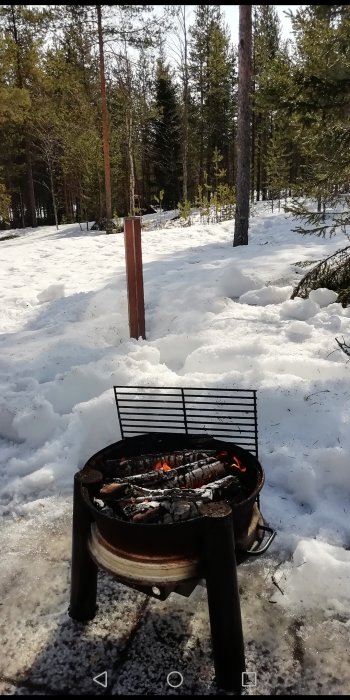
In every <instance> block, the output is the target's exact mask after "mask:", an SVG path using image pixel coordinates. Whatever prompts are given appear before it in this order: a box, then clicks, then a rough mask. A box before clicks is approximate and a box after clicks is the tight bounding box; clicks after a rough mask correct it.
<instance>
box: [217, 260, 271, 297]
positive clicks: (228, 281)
mask: <svg viewBox="0 0 350 700" xmlns="http://www.w3.org/2000/svg"><path fill="white" fill-rule="evenodd" d="M259 284H261V280H259V279H258V278H257V277H255V276H253V275H249V274H246V273H243V272H242V271H241V270H240V269H239V267H237V266H236V265H228V266H227V267H226V268H225V270H224V272H223V274H222V276H221V278H220V283H219V293H220V292H221V294H224V296H227V297H240V296H241V295H242V294H244V293H245V292H248V290H249V289H255V288H256V287H258V286H259Z"/></svg>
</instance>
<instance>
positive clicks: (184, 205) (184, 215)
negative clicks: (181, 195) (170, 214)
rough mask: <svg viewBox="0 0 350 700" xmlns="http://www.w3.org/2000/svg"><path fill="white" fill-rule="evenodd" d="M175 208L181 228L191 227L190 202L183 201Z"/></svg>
mask: <svg viewBox="0 0 350 700" xmlns="http://www.w3.org/2000/svg"><path fill="white" fill-rule="evenodd" d="M177 206H178V209H179V214H180V222H181V224H182V226H191V223H192V221H191V202H189V201H188V199H185V200H184V201H183V202H179V203H178V205H177Z"/></svg>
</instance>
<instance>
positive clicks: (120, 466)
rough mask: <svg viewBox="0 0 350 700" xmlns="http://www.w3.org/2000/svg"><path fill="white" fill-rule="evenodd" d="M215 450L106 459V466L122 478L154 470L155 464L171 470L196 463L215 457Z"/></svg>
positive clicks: (183, 451) (182, 451)
mask: <svg viewBox="0 0 350 700" xmlns="http://www.w3.org/2000/svg"><path fill="white" fill-rule="evenodd" d="M215 452H216V450H206V451H205V452H203V451H201V452H198V451H189V450H181V451H177V452H173V453H172V454H164V453H160V454H151V455H140V456H139V457H129V458H128V459H127V458H126V457H122V458H121V459H107V462H106V463H107V466H108V467H109V468H113V469H114V470H115V474H116V476H117V477H121V478H124V477H126V476H131V475H135V474H142V473H145V472H148V471H151V470H153V469H154V465H155V464H156V463H157V462H162V463H166V464H167V465H169V466H170V467H171V468H172V469H174V468H176V467H180V466H182V465H185V464H191V463H192V462H197V461H198V460H200V459H205V458H206V457H209V456H211V455H215Z"/></svg>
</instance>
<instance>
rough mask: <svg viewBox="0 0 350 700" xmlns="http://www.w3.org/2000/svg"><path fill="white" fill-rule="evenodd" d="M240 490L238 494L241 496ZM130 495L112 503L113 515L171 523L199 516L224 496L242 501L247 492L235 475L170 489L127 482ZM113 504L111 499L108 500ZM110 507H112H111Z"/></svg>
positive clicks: (129, 518)
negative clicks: (192, 485)
mask: <svg viewBox="0 0 350 700" xmlns="http://www.w3.org/2000/svg"><path fill="white" fill-rule="evenodd" d="M238 489H239V497H238ZM124 495H127V496H128V498H123V499H119V500H115V501H114V502H113V510H114V515H115V516H116V517H118V516H119V517H122V518H123V519H126V520H129V521H131V522H135V523H136V522H139V523H141V522H142V523H143V522H159V523H160V522H161V523H171V522H179V521H180V520H189V519H190V518H195V517H199V516H200V515H201V508H202V506H203V505H204V504H205V503H211V502H213V501H219V500H222V499H223V498H226V499H230V500H232V498H237V499H238V500H243V498H244V497H245V495H246V493H245V491H243V489H242V488H241V485H240V484H239V481H238V479H237V477H236V476H234V475H232V476H225V477H224V478H222V479H218V480H217V481H214V482H213V483H211V484H206V485H205V486H202V487H201V488H197V489H186V490H183V489H179V488H171V489H164V490H162V491H161V490H152V489H144V488H142V487H140V486H135V484H128V485H127V492H126V493H125V494H124ZM109 505H110V506H112V502H110V503H109ZM109 510H110V509H109Z"/></svg>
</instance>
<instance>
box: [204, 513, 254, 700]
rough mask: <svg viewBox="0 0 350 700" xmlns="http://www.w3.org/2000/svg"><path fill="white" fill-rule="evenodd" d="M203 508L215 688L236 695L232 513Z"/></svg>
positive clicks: (240, 658)
mask: <svg viewBox="0 0 350 700" xmlns="http://www.w3.org/2000/svg"><path fill="white" fill-rule="evenodd" d="M207 508H208V510H207V512H206V515H207V517H206V520H205V525H206V526H205V533H204V534H205V537H204V543H203V545H204V564H205V577H206V582H207V595H208V607H209V619H210V627H211V636H212V645H213V655H214V666H215V674H216V684H217V686H218V687H219V688H222V689H224V690H236V691H240V690H241V687H242V672H243V671H245V658H244V640H243V630H242V619H241V606H240V600H239V589H238V580H237V566H236V557H235V548H234V534H233V520H232V511H231V508H230V506H229V505H228V504H226V503H224V504H220V506H218V504H211V505H210V506H208V507H207Z"/></svg>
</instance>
